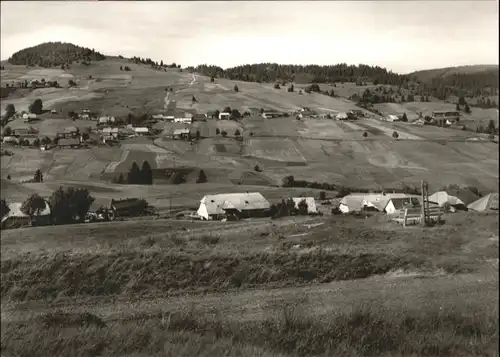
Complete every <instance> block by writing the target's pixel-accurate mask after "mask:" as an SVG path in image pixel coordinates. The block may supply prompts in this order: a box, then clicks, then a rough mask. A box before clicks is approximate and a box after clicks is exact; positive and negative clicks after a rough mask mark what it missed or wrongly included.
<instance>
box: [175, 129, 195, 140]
mask: <svg viewBox="0 0 500 357" xmlns="http://www.w3.org/2000/svg"><path fill="white" fill-rule="evenodd" d="M190 133H191V130H189V129H187V128H184V129H176V130H174V133H173V135H172V137H173V138H174V139H184V138H185V137H187V136H188V135H189V134H190Z"/></svg>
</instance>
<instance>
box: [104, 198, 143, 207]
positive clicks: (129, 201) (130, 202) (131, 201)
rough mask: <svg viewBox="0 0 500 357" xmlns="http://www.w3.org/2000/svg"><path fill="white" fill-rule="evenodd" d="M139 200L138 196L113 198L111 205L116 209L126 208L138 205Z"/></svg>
mask: <svg viewBox="0 0 500 357" xmlns="http://www.w3.org/2000/svg"><path fill="white" fill-rule="evenodd" d="M139 202H140V201H139V199H138V198H125V199H123V200H111V206H112V207H113V208H114V209H115V210H126V209H129V208H132V207H134V206H136V205H137V204H138V203H139Z"/></svg>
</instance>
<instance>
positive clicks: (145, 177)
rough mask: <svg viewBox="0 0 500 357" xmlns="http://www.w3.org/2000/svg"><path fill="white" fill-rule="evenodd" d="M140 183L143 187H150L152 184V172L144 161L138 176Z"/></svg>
mask: <svg viewBox="0 0 500 357" xmlns="http://www.w3.org/2000/svg"><path fill="white" fill-rule="evenodd" d="M140 177H141V179H140V181H141V182H140V183H141V184H143V185H152V184H153V170H151V166H150V165H149V162H147V161H144V162H143V163H142V169H141V174H140Z"/></svg>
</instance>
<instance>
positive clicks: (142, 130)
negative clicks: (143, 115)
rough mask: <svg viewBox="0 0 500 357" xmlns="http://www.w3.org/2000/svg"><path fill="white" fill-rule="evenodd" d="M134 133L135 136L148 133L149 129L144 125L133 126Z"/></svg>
mask: <svg viewBox="0 0 500 357" xmlns="http://www.w3.org/2000/svg"><path fill="white" fill-rule="evenodd" d="M134 132H135V135H137V136H144V135H148V134H149V129H148V128H146V127H138V128H134Z"/></svg>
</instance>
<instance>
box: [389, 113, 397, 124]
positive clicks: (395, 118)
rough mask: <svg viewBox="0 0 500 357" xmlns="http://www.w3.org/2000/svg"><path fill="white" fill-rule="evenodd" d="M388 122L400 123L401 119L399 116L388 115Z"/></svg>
mask: <svg viewBox="0 0 500 357" xmlns="http://www.w3.org/2000/svg"><path fill="white" fill-rule="evenodd" d="M387 121H390V122H394V121H399V117H398V116H397V115H392V114H391V115H388V116H387Z"/></svg>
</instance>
